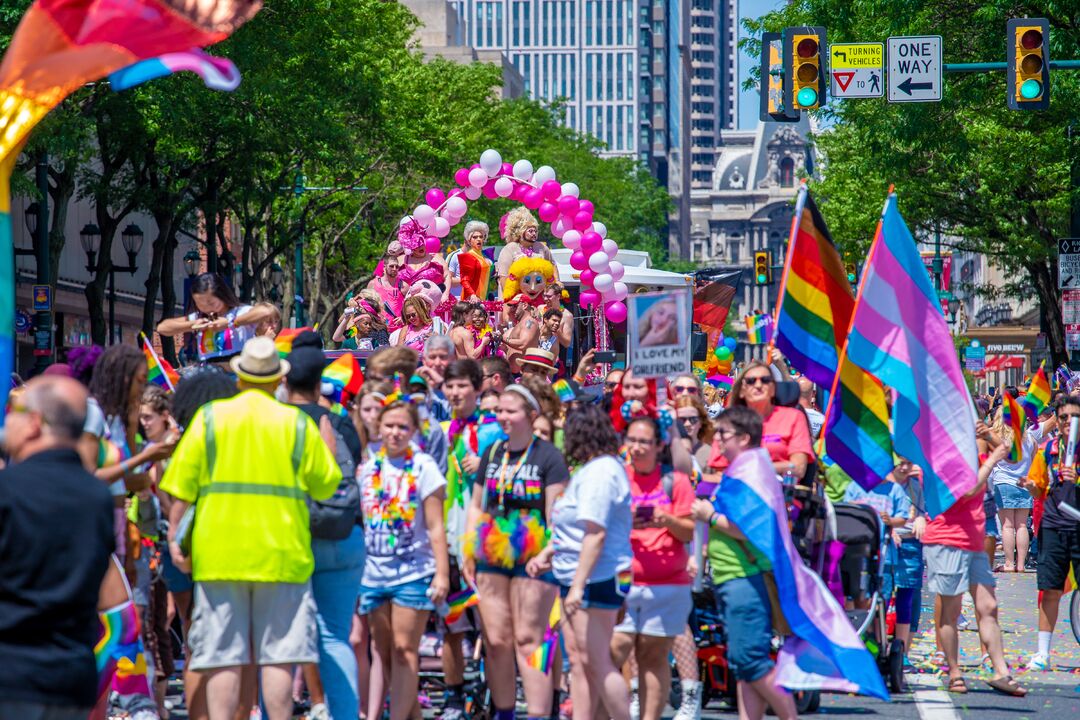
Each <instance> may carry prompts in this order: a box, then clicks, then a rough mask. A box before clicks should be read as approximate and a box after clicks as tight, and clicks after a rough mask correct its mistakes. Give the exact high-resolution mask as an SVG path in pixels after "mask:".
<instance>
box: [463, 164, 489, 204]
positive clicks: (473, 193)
mask: <svg viewBox="0 0 1080 720" xmlns="http://www.w3.org/2000/svg"><path fill="white" fill-rule="evenodd" d="M477 170H480V168H477ZM480 172H484V171H483V170H480ZM483 194H484V191H483V190H481V189H480V188H478V187H476V186H475V185H470V186H469V187H467V188H465V197H467V198H469V199H470V200H477V199H479V198H480V196H481V195H483Z"/></svg>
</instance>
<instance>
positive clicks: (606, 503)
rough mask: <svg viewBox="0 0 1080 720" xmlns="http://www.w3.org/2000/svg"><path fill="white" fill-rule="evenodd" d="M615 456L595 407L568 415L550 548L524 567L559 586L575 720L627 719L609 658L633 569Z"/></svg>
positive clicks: (622, 690)
mask: <svg viewBox="0 0 1080 720" xmlns="http://www.w3.org/2000/svg"><path fill="white" fill-rule="evenodd" d="M618 453H619V437H618V435H616V434H615V430H614V428H612V426H611V422H610V420H609V419H608V417H607V415H606V414H605V413H604V411H603V410H602V409H601V408H600V407H599V406H598V405H579V406H577V407H574V408H572V409H571V410H570V412H569V413H568V415H567V418H566V456H567V458H568V459H569V460H570V461H571V462H572V463H573V464H574V466H575V467H576V468H577V469H576V470H575V471H574V474H573V475H572V476H571V478H570V483H569V484H568V485H567V486H566V492H564V493H563V494H562V495H561V496H560V497H559V499H558V500H556V502H555V507H554V510H553V514H552V540H551V543H550V544H549V545H548V547H547V548H546V549H545V550H544V551H543V552H542V553H540V555H539V556H537V557H536V558H534V559H533V560H532V561H530V563H529V565H528V571H529V574H530V575H532V576H534V577H535V576H536V575H538V574H540V573H542V572H546V571H547V569H548V568H549V567H550V568H551V570H552V571H553V572H554V575H555V578H556V579H557V580H558V582H559V587H560V593H561V595H562V598H563V600H562V606H563V615H564V627H565V628H566V632H564V633H563V639H564V640H565V642H566V649H567V651H568V652H569V653H570V670H571V692H572V696H573V699H574V703H573V705H574V720H586V719H587V718H588V719H591V718H595V717H600V716H601V713H602V716H603V717H609V718H613V720H629V717H630V695H629V692H628V689H627V686H626V682H625V680H623V677H622V675H621V674H620V672H619V668H618V667H617V666H616V665H615V662H614V661H613V659H612V654H611V638H612V635H613V633H614V631H615V625H616V620H617V617H618V614H619V610H620V608H622V606H623V603H624V602H625V601H626V597H627V595H628V594H629V592H630V586H631V581H632V563H633V550H632V548H631V546H630V532H631V528H632V525H633V512H632V510H631V509H630V502H631V497H630V483H629V480H628V479H627V477H626V468H625V467H624V465H623V463H622V461H621V460H620V459H619V457H618ZM530 715H531V713H530Z"/></svg>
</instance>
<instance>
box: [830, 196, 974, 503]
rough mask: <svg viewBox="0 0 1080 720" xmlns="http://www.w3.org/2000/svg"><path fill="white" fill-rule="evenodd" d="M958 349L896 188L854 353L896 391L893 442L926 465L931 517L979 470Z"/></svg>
mask: <svg viewBox="0 0 1080 720" xmlns="http://www.w3.org/2000/svg"><path fill="white" fill-rule="evenodd" d="M954 348H955V346H954V344H953V338H952V335H951V333H950V332H949V326H948V325H947V324H946V322H945V316H944V315H942V312H941V304H940V302H939V301H938V296H937V292H935V291H934V287H933V285H932V284H931V283H930V277H929V276H928V275H927V274H926V267H925V265H924V264H923V261H922V257H921V256H920V255H919V251H918V248H917V247H916V246H915V240H914V239H913V238H912V237H911V233H910V232H909V231H908V228H907V225H906V224H905V223H904V219H903V217H901V216H900V211H899V210H898V209H897V206H896V195H895V193H890V194H889V198H888V200H887V201H886V202H885V209H884V211H883V212H882V217H881V221H880V222H879V223H878V229H877V233H876V234H875V237H874V243H873V245H872V246H871V248H870V256H869V258H868V259H867V261H866V267H865V270H864V271H863V280H862V287H861V288H860V291H859V303H858V305H857V306H856V308H855V316H854V318H853V319H852V322H851V332H850V334H849V336H848V344H847V357H848V358H850V360H851V361H852V362H854V363H855V364H856V365H858V366H859V367H861V368H863V369H864V370H866V371H868V372H869V373H871V374H872V375H874V376H875V377H877V378H878V379H879V380H880V381H881V382H883V383H885V384H886V385H888V386H889V387H890V388H892V389H893V391H894V392H895V397H896V400H895V401H894V403H893V443H894V444H895V446H896V452H897V454H899V455H901V456H902V457H906V458H908V459H909V460H911V462H913V463H914V464H916V465H918V466H919V467H920V468H922V471H923V485H924V491H925V494H926V510H927V512H928V513H929V515H930V516H931V517H936V516H937V515H939V514H941V513H943V512H945V511H946V510H948V509H949V507H951V506H952V504H953V503H954V502H956V500H957V499H958V498H960V497H963V496H964V495H965V494H966V493H967V492H968V491H970V490H971V489H972V488H973V487H975V484H976V471H977V470H978V450H977V449H976V446H975V406H974V404H973V403H972V401H971V395H970V394H969V393H968V389H967V384H966V383H965V382H964V374H963V371H962V369H961V367H960V361H959V360H958V358H957V354H956V351H955V349H954ZM831 453H832V451H831V450H830V454H831ZM834 459H835V458H834Z"/></svg>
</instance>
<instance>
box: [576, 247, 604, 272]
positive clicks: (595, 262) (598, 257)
mask: <svg viewBox="0 0 1080 720" xmlns="http://www.w3.org/2000/svg"><path fill="white" fill-rule="evenodd" d="M578 252H581V251H580V250H578ZM609 262H611V261H610V260H608V256H607V255H605V254H604V253H600V252H598V253H593V254H592V255H591V256H590V257H589V267H590V268H592V270H593V272H595V273H606V272H607V271H608V263H609Z"/></svg>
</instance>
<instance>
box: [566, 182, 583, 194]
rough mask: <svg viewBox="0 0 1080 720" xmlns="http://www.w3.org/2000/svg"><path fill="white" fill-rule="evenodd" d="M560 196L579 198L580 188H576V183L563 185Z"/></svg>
mask: <svg viewBox="0 0 1080 720" xmlns="http://www.w3.org/2000/svg"><path fill="white" fill-rule="evenodd" d="M562 194H563V195H570V196H572V197H581V188H579V187H578V186H577V183H572V182H570V183H563V186H562Z"/></svg>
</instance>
